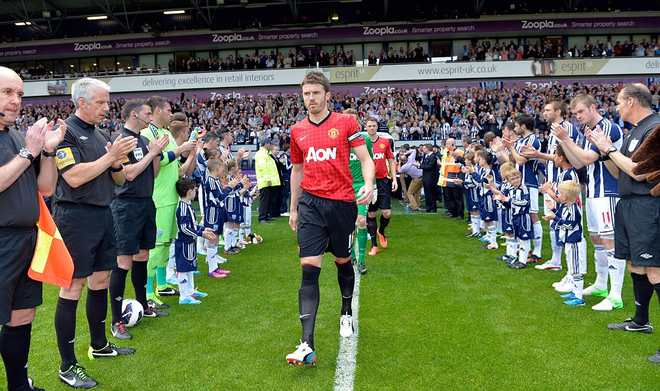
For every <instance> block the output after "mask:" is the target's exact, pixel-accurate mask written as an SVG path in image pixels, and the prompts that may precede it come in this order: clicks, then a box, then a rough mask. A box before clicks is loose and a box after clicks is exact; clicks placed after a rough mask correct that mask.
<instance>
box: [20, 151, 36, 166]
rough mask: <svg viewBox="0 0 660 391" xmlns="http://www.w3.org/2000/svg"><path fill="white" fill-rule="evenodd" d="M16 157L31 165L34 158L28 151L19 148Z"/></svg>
mask: <svg viewBox="0 0 660 391" xmlns="http://www.w3.org/2000/svg"><path fill="white" fill-rule="evenodd" d="M18 156H20V157H24V158H26V159H27V160H29V161H30V163H32V162H33V161H34V156H32V154H31V153H30V151H28V150H27V149H25V148H21V150H20V151H18Z"/></svg>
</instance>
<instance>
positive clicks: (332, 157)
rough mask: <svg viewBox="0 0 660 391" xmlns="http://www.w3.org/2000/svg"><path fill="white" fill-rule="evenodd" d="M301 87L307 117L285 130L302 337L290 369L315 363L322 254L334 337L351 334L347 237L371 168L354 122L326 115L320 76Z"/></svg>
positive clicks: (366, 196) (366, 195)
mask: <svg viewBox="0 0 660 391" xmlns="http://www.w3.org/2000/svg"><path fill="white" fill-rule="evenodd" d="M301 85H302V95H303V99H304V102H305V108H306V109H307V111H308V116H307V118H305V119H303V120H301V121H300V122H298V123H297V124H295V125H294V126H293V127H292V128H291V162H292V163H293V169H292V171H291V212H290V213H291V216H290V217H289V225H290V226H291V229H292V230H294V231H296V232H297V236H298V248H299V256H300V263H301V265H302V282H301V284H300V290H299V291H298V308H299V311H300V321H301V323H302V339H301V341H300V345H298V347H297V349H296V351H295V352H293V353H291V354H289V355H287V356H286V361H287V363H289V364H290V365H315V364H316V352H315V350H314V326H315V323H316V313H317V311H318V305H319V275H320V274H321V261H322V257H323V253H325V252H331V253H332V254H333V256H334V261H335V264H336V266H337V277H338V280H339V289H340V291H341V295H342V306H341V318H340V329H339V334H340V335H341V336H342V337H344V338H348V337H350V336H351V335H353V319H352V309H351V303H352V298H353V288H354V285H355V272H354V270H353V265H351V262H350V259H351V258H350V255H351V245H352V240H351V237H352V234H353V231H354V229H355V219H356V218H357V205H356V201H357V203H358V204H361V205H366V204H368V203H370V202H371V199H372V196H373V185H372V183H373V181H374V174H375V168H374V163H373V160H372V159H371V157H370V156H369V151H367V147H366V146H365V141H364V138H363V137H362V136H361V135H360V133H359V126H358V124H357V122H355V118H353V116H351V115H345V114H338V113H331V112H330V111H329V109H328V101H329V100H330V98H331V96H332V94H331V93H330V82H329V81H328V79H327V78H326V77H325V76H324V75H323V74H322V73H320V72H310V73H308V74H307V75H305V78H304V79H303V81H302V83H301ZM351 148H353V152H354V153H355V155H356V156H357V157H358V159H360V163H361V164H362V176H363V177H364V181H365V186H363V187H362V189H360V191H359V192H358V196H357V197H359V198H357V197H356V195H355V191H354V190H353V178H352V176H351V171H350V169H349V158H350V153H351ZM356 198H357V199H356Z"/></svg>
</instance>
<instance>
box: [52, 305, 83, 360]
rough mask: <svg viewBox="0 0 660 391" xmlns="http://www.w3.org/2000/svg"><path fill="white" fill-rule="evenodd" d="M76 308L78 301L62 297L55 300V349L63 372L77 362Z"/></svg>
mask: <svg viewBox="0 0 660 391" xmlns="http://www.w3.org/2000/svg"><path fill="white" fill-rule="evenodd" d="M77 308H78V300H69V299H65V298H62V297H60V298H58V299H57V307H55V335H56V337H57V348H58V349H59V351H60V357H61V359H62V364H61V366H60V369H61V370H62V371H63V372H64V371H66V370H68V369H69V368H70V367H71V366H72V365H73V364H75V363H77V362H78V360H76V353H75V351H74V342H75V341H76V309H77Z"/></svg>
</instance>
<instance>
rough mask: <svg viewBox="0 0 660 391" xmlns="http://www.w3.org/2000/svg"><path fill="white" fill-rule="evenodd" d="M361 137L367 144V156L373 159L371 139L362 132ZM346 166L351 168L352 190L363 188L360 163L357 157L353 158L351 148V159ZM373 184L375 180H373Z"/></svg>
mask: <svg viewBox="0 0 660 391" xmlns="http://www.w3.org/2000/svg"><path fill="white" fill-rule="evenodd" d="M361 134H362V137H364V141H366V142H367V150H368V151H369V156H371V158H373V157H374V152H373V148H372V147H371V145H372V144H371V139H370V138H369V136H368V135H367V134H366V133H364V132H362V133H361ZM348 165H349V166H350V167H351V175H353V188H354V189H359V188H361V187H362V186H364V177H363V176H362V164H361V163H360V159H358V157H357V156H355V153H354V152H353V148H351V158H350V160H349V163H348ZM374 183H375V180H374Z"/></svg>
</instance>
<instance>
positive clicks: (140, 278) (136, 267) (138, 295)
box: [131, 261, 149, 310]
mask: <svg viewBox="0 0 660 391" xmlns="http://www.w3.org/2000/svg"><path fill="white" fill-rule="evenodd" d="M131 282H133V289H135V300H137V301H138V302H139V303H140V304H142V308H144V309H145V310H146V309H147V308H148V307H149V306H148V305H147V261H144V262H136V261H133V265H132V266H131Z"/></svg>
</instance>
